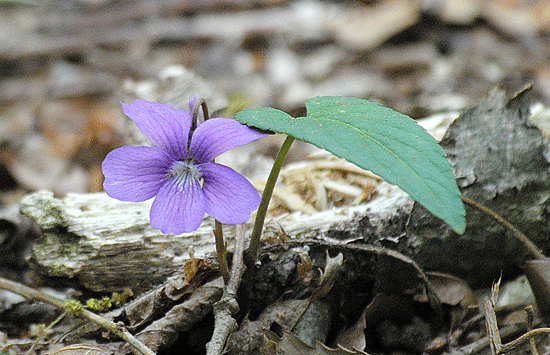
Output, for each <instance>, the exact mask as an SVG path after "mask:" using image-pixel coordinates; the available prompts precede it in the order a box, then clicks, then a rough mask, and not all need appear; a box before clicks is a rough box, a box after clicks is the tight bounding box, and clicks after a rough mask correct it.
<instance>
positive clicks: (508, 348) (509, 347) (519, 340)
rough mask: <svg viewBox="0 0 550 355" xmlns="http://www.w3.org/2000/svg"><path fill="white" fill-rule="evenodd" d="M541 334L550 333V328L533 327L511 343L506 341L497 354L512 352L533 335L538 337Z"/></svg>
mask: <svg viewBox="0 0 550 355" xmlns="http://www.w3.org/2000/svg"><path fill="white" fill-rule="evenodd" d="M541 334H550V328H537V329H533V330H531V331H529V332H527V333H525V334H523V335H522V336H520V337H519V338H517V339H515V340H512V341H511V342H509V343H506V344H504V345H502V346H501V347H500V351H499V352H497V354H506V353H507V352H510V351H512V350H515V349H517V348H518V347H519V346H520V345H522V344H523V343H524V342H526V341H528V340H530V339H532V338H533V337H536V336H537V335H541Z"/></svg>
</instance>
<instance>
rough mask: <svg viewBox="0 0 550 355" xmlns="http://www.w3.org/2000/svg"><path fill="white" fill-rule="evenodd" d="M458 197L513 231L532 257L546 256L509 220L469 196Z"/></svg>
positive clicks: (541, 257) (541, 258) (540, 257)
mask: <svg viewBox="0 0 550 355" xmlns="http://www.w3.org/2000/svg"><path fill="white" fill-rule="evenodd" d="M460 198H461V199H462V201H463V202H464V203H465V204H467V205H469V206H471V207H474V208H475V209H477V210H478V211H480V212H482V213H484V214H486V215H487V216H489V217H491V218H493V219H494V220H495V221H497V222H498V223H499V224H500V225H502V226H504V227H505V228H507V229H509V230H510V231H512V233H514V237H516V239H518V240H519V241H520V242H522V243H523V244H524V245H525V247H526V248H527V249H528V250H529V251H530V252H531V254H532V255H533V257H534V258H535V259H537V260H543V259H546V257H545V256H544V254H543V253H542V251H540V249H539V248H538V247H537V246H536V245H535V243H533V242H532V241H531V240H530V239H529V238H527V236H526V235H525V234H523V233H522V232H521V231H520V230H519V229H517V228H516V227H515V226H514V225H512V224H511V223H510V222H508V221H507V220H505V219H504V218H502V217H501V216H499V215H498V214H497V213H496V212H495V211H493V210H491V209H489V208H487V207H485V206H483V205H481V204H479V203H477V202H475V201H473V200H470V199H469V198H467V197H464V196H462V195H461V196H460Z"/></svg>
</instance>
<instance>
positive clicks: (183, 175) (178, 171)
mask: <svg viewBox="0 0 550 355" xmlns="http://www.w3.org/2000/svg"><path fill="white" fill-rule="evenodd" d="M166 178H167V179H171V178H175V179H176V180H177V182H178V186H179V187H180V188H185V187H186V186H187V185H188V184H189V183H190V182H191V181H192V180H195V181H197V182H198V183H199V184H200V185H201V186H202V177H201V173H200V171H199V169H198V168H197V166H196V165H195V164H193V161H192V160H191V159H188V160H178V161H176V162H175V163H174V164H172V167H171V168H170V171H168V174H166Z"/></svg>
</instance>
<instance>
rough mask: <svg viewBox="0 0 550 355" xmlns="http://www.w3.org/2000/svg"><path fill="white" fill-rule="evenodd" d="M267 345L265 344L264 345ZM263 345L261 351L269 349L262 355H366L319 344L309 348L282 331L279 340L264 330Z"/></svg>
mask: <svg viewBox="0 0 550 355" xmlns="http://www.w3.org/2000/svg"><path fill="white" fill-rule="evenodd" d="M266 343H267V344H266ZM264 344H266V345H263V346H262V350H263V349H269V350H270V351H271V352H270V351H266V352H265V353H263V352H262V353H261V354H262V355H264V354H269V355H271V354H279V353H283V354H287V355H353V354H355V355H361V354H364V355H366V354H367V353H365V352H363V351H360V350H354V351H351V350H347V349H344V348H342V347H339V348H338V349H331V348H328V347H326V346H325V345H323V344H321V343H319V342H318V343H316V344H315V346H310V345H308V344H306V343H304V342H303V341H302V340H300V338H298V337H297V336H296V335H294V334H293V333H291V332H287V331H284V332H283V337H282V338H279V336H278V335H277V334H275V333H273V332H272V331H270V330H268V329H265V330H264ZM273 348H275V352H272V351H273Z"/></svg>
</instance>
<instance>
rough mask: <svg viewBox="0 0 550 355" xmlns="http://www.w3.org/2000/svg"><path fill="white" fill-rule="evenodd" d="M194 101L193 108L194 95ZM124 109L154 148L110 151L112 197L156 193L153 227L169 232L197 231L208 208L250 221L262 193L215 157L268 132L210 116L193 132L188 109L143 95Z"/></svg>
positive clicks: (221, 217) (225, 219)
mask: <svg viewBox="0 0 550 355" xmlns="http://www.w3.org/2000/svg"><path fill="white" fill-rule="evenodd" d="M189 103H190V110H189V112H192V111H193V105H194V104H195V97H194V96H192V97H191V99H190V100H189ZM122 109H123V111H124V113H125V114H126V115H127V116H128V117H130V118H131V119H132V120H133V121H134V122H135V124H136V125H137V127H138V128H139V130H140V131H141V132H142V133H143V134H144V135H145V136H146V137H147V138H148V139H149V140H150V141H151V143H153V144H154V145H155V147H154V148H153V147H132V146H129V147H122V148H118V149H115V150H113V151H112V152H110V153H109V154H108V155H107V157H106V158H105V160H104V161H103V165H102V169H103V174H104V175H105V181H104V183H103V187H104V188H105V191H106V192H107V194H108V195H109V196H111V197H113V198H116V199H118V200H122V201H130V202H141V201H145V200H148V199H150V198H153V197H155V200H154V201H153V205H152V206H151V212H150V219H151V226H152V227H153V228H156V229H159V230H160V231H162V232H163V233H166V234H168V233H174V234H181V233H186V232H192V231H194V230H196V229H197V228H199V226H200V225H201V223H202V220H203V218H204V213H205V212H206V213H207V214H209V215H210V216H212V217H214V218H215V219H216V220H218V221H220V222H221V223H227V224H238V223H244V222H246V221H248V219H249V218H250V214H251V213H252V212H253V211H254V210H256V208H258V206H259V204H260V196H259V194H258V192H257V191H256V189H254V187H253V186H252V184H251V183H250V182H249V181H248V180H246V179H245V178H244V177H243V176H242V175H240V174H239V173H237V172H236V171H234V170H233V169H231V168H229V167H227V166H224V165H220V164H216V163H210V161H211V160H212V159H214V158H215V157H217V156H218V155H220V154H222V153H224V152H226V151H228V150H230V149H233V148H235V147H238V146H240V145H244V144H247V143H250V142H252V141H255V140H256V139H259V138H262V137H264V136H266V134H263V133H260V132H257V131H254V130H252V129H250V128H248V127H247V126H245V125H242V124H241V123H239V122H237V121H235V120H230V119H226V118H211V119H209V120H207V121H205V122H203V123H201V124H199V125H198V127H197V128H196V129H195V130H194V132H193V133H192V136H191V137H189V130H190V127H191V115H190V114H189V112H187V111H185V110H176V109H174V108H173V107H172V106H170V105H168V104H158V103H154V102H149V101H144V100H136V101H135V102H134V103H132V104H124V103H122ZM189 139H190V142H189Z"/></svg>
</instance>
